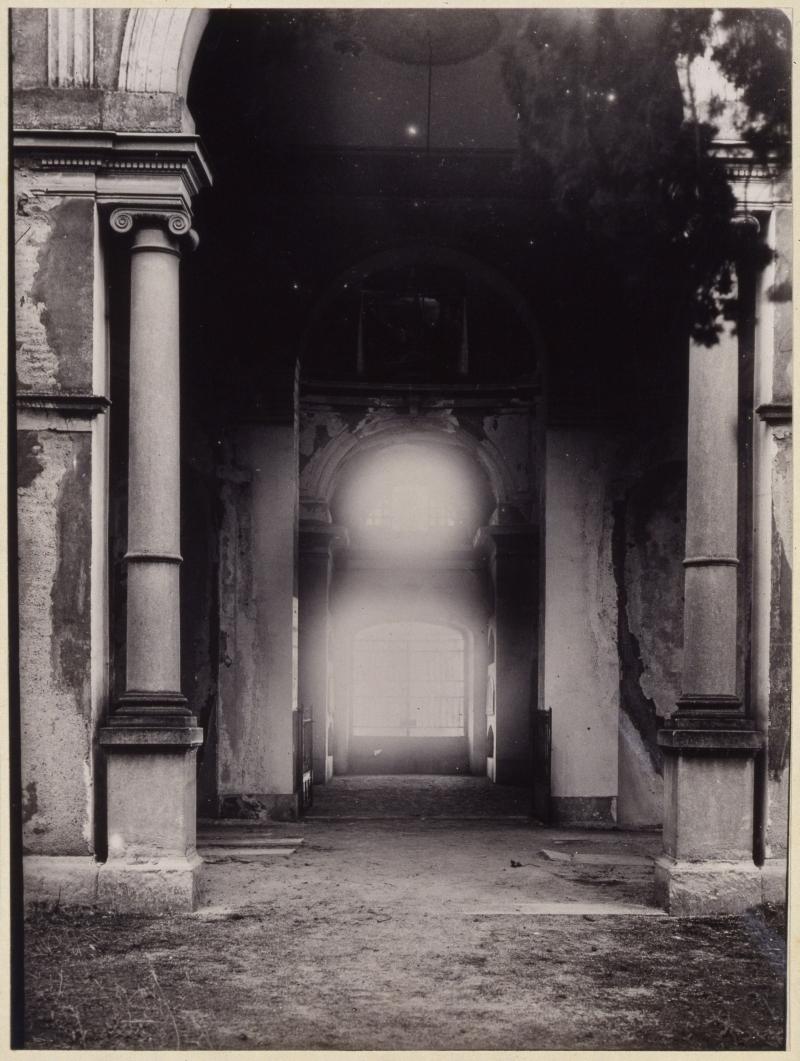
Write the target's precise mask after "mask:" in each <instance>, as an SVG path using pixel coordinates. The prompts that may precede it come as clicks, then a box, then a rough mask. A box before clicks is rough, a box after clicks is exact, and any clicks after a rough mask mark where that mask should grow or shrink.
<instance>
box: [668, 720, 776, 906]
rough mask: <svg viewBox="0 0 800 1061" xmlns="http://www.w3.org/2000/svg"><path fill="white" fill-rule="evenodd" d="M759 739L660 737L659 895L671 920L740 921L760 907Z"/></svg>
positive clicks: (734, 732)
mask: <svg viewBox="0 0 800 1061" xmlns="http://www.w3.org/2000/svg"><path fill="white" fill-rule="evenodd" d="M762 740H763V738H762V737H761V735H760V734H759V733H756V732H755V731H754V730H753V729H752V728H745V727H744V726H741V727H738V728H733V727H731V728H730V729H724V728H722V727H721V726H717V727H716V728H712V727H708V728H701V725H700V724H699V723H698V724H696V725H695V727H694V728H691V727H690V726H679V727H676V728H670V729H665V730H662V731H661V732H660V733H659V736H658V742H659V744H660V745H661V747H662V748H663V750H664V797H665V815H664V854H663V855H662V857H661V858H659V859H658V860H657V862H656V872H655V890H656V901H657V902H658V903H659V904H660V905H662V906H663V907H664V908H665V909H666V910H667V911H668V912H669V913H671V914H675V915H677V916H688V917H692V916H701V915H713V914H735V913H741V912H742V911H744V910H746V909H748V908H749V907H751V906H756V905H758V904H759V903H760V902H761V901H762V884H761V871H760V870H759V868H758V867H757V866H756V865H755V864H754V862H753V781H754V762H753V758H754V755H755V752H756V751H757V749H758V748H759V747H760V745H761V743H762Z"/></svg>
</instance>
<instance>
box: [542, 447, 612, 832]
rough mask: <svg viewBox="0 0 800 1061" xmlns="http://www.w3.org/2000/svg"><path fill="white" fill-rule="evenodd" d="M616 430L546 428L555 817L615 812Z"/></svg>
mask: <svg viewBox="0 0 800 1061" xmlns="http://www.w3.org/2000/svg"><path fill="white" fill-rule="evenodd" d="M614 445H615V443H614V440H610V439H608V438H606V437H604V436H603V435H602V434H600V433H599V432H597V431H593V430H590V429H586V428H580V427H564V428H561V427H559V428H549V429H548V432H547V442H546V456H545V464H546V469H545V496H546V501H545V515H544V518H545V535H544V558H545V559H544V563H545V612H544V624H545V631H544V701H545V702H544V706H545V707H550V708H552V711H553V731H552V733H553V736H552V741H553V744H552V791H553V798H554V810H555V814H556V818H557V820H558V819H560V820H563V821H576V822H578V821H580V822H585V823H589V824H606V825H608V824H611V823H612V822H613V821H614V820H615V818H616V797H617V775H618V729H619V658H618V653H617V589H616V584H615V580H614V568H613V562H612V525H613V506H612V497H611V494H610V490H609V486H608V478H609V469H610V467H611V465H612V460H613V453H614Z"/></svg>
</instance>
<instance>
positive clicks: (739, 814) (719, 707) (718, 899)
mask: <svg viewBox="0 0 800 1061" xmlns="http://www.w3.org/2000/svg"><path fill="white" fill-rule="evenodd" d="M721 328H722V330H721V333H720V336H719V342H718V343H717V344H716V345H714V346H712V347H703V346H699V345H695V344H693V345H692V346H691V348H690V353H689V434H688V457H687V459H688V469H687V474H688V487H687V526H686V559H685V561H684V564H685V568H686V574H685V604H684V663H683V692H682V695H681V698H680V700H679V701H678V710H677V712H676V714H675V715H674V716H673V718H672V719H671V720H670V721H669V722H668V723H667V725H666V727H665V728H664V729H663V730H662V731H661V732H660V734H659V744H660V745H661V747H662V748H663V749H664V752H665V766H664V788H665V813H664V855H663V856H662V857H661V858H660V859H659V860H658V862H657V864H656V894H657V897H658V899H659V901H660V902H662V903H663V904H664V905H665V906H666V908H667V909H668V910H669V911H670V912H671V913H675V914H689V915H691V914H702V913H709V914H711V913H723V912H735V911H739V910H743V909H746V908H747V907H749V906H752V905H754V904H755V903H757V902H759V901H760V899H761V882H760V875H759V872H758V870H757V868H756V866H755V865H754V863H753V757H754V755H755V752H756V750H757V749H758V747H759V746H760V743H761V739H762V738H761V737H760V735H759V734H758V733H757V732H756V730H755V726H754V724H753V723H752V722H751V721H750V720H749V719H747V718H745V716H744V711H743V707H742V702H741V699H740V698H739V696H738V694H737V591H738V588H737V578H738V552H737V540H738V508H737V505H738V501H737V478H738V460H739V452H738V421H739V396H738V378H739V347H738V340H737V338H736V335H735V332H734V326H733V325H732V324H729V323H728V322H722V325H721Z"/></svg>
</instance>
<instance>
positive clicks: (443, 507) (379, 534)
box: [348, 444, 474, 553]
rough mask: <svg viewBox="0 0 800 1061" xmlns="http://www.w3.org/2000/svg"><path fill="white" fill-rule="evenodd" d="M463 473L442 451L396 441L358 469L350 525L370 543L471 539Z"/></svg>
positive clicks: (418, 544) (423, 544) (419, 544)
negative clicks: (364, 466) (361, 469)
mask: <svg viewBox="0 0 800 1061" xmlns="http://www.w3.org/2000/svg"><path fill="white" fill-rule="evenodd" d="M471 493H472V492H471V488H470V485H469V483H468V482H467V481H466V476H464V475H463V473H460V469H459V468H458V466H457V465H454V462H452V461H451V460H448V459H447V457H446V456H445V455H443V454H442V452H441V451H437V449H435V448H433V447H431V448H428V447H424V446H415V445H409V444H398V445H395V446H392V447H391V448H389V449H387V450H384V451H383V452H381V453H379V454H377V455H376V456H375V457H374V458H373V459H372V460H371V461H370V463H369V464H368V465H367V467H366V468H365V470H364V471H363V472H362V473H361V474H360V475H359V477H358V479H357V482H356V487H355V491H354V493H353V495H352V501H351V505H350V506H349V507H350V512H349V514H348V527H349V530H350V534H351V540H352V537H353V535H355V536H356V537H359V538H362V540H364V541H365V543H366V542H367V541H368V544H369V545H370V547H371V548H386V549H391V550H393V551H395V552H397V551H398V550H400V551H404V550H409V551H414V552H417V553H418V552H419V551H421V550H422V551H436V550H437V549H441V548H442V547H448V546H449V547H454V546H462V545H467V544H469V538H470V532H471V530H472V529H474V528H471V527H470V526H469V521H470V514H471V511H472V509H473V508H474V500H473V498H472V496H471Z"/></svg>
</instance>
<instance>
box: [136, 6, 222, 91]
mask: <svg viewBox="0 0 800 1061" xmlns="http://www.w3.org/2000/svg"><path fill="white" fill-rule="evenodd" d="M209 14H210V12H209V11H208V10H204V9H203V8H178V7H170V8H154V7H137V8H131V10H130V13H129V14H128V20H127V22H126V24H125V35H124V37H123V41H122V55H121V57H120V65H119V81H118V87H119V89H120V91H122V92H171V93H174V94H175V95H176V96H182V97H183V98H184V99H185V98H186V90H187V88H188V85H189V76H190V75H191V72H192V65H193V64H194V59H195V55H196V54H197V49H198V47H199V45H200V38H201V37H202V36H203V32H204V30H205V28H206V25H207V23H208V19H209Z"/></svg>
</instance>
